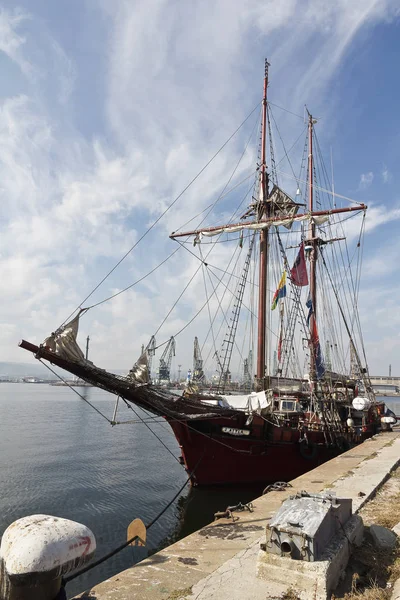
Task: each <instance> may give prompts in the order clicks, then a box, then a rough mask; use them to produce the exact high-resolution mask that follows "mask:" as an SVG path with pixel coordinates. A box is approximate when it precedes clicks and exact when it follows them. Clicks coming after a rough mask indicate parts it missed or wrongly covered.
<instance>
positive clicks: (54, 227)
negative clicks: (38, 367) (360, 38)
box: [0, 0, 398, 368]
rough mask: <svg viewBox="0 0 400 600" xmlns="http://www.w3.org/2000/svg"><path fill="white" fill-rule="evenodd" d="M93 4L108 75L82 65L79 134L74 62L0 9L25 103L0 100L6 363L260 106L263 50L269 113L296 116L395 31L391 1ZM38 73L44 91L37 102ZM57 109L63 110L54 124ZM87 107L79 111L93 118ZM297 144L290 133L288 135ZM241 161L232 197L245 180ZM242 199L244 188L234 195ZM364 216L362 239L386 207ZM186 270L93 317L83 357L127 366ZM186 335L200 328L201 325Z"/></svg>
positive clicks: (194, 292) (201, 196) (220, 171)
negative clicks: (373, 43) (364, 38)
mask: <svg viewBox="0 0 400 600" xmlns="http://www.w3.org/2000/svg"><path fill="white" fill-rule="evenodd" d="M103 7H104V11H106V13H107V16H108V19H107V21H106V22H107V26H108V27H109V29H108V30H107V35H106V36H105V38H104V48H105V52H106V57H107V65H104V64H103V63H102V62H101V60H100V58H99V64H96V65H93V69H96V70H98V69H100V70H101V71H102V73H104V89H101V91H99V94H98V103H99V104H98V106H96V107H97V108H98V112H99V113H100V114H101V118H102V119H104V121H103V122H101V121H99V122H97V123H96V126H97V127H98V133H96V134H95V135H90V136H89V135H87V134H86V136H85V134H84V133H83V132H82V131H77V129H76V122H77V120H76V118H75V115H74V110H75V111H78V110H79V111H80V110H81V107H74V106H73V98H74V91H75V89H76V86H77V85H78V84H79V81H80V75H81V73H80V70H79V69H80V64H79V55H77V57H76V58H74V57H73V56H70V55H68V54H67V53H66V51H65V50H64V49H63V48H62V45H61V44H60V43H59V42H58V41H57V40H55V39H52V38H51V37H50V35H43V36H41V37H40V44H42V46H41V52H35V51H34V50H35V48H34V47H32V46H34V44H35V43H36V42H35V40H37V39H38V37H39V36H36V37H35V36H32V35H30V33H29V27H31V26H34V25H35V24H36V20H35V17H34V16H30V17H28V16H27V15H25V14H23V13H21V12H17V11H16V12H14V13H10V12H5V11H3V12H2V13H0V38H1V39H2V41H1V42H0V49H1V50H2V51H3V52H5V53H6V55H7V56H8V57H9V58H10V59H11V60H12V61H13V62H14V63H15V64H17V65H18V67H19V69H20V70H21V72H22V73H23V74H24V75H25V76H26V78H27V81H29V85H27V88H26V91H25V92H24V93H23V94H20V95H19V96H15V95H11V96H10V97H7V94H5V96H3V97H4V98H5V99H4V100H2V101H1V104H0V207H1V209H0V210H1V211H3V214H2V215H0V219H1V222H2V231H1V241H0V243H1V250H0V270H1V277H0V281H1V287H0V293H3V298H5V299H6V300H7V307H6V308H5V309H4V310H2V317H1V319H2V321H3V322H4V331H5V334H4V337H3V339H2V340H1V342H0V343H1V346H0V350H1V352H2V355H3V357H4V358H7V359H10V358H11V359H14V360H21V361H22V360H24V358H25V357H24V356H23V353H21V351H20V350H18V349H17V348H16V347H15V343H16V340H17V339H18V337H20V336H21V337H22V336H25V337H28V338H29V337H33V338H34V339H36V341H39V340H41V339H42V338H43V337H44V336H45V335H46V334H47V333H48V332H49V331H51V330H52V329H54V327H56V326H57V325H58V324H59V323H60V322H62V321H63V320H64V318H65V317H66V316H67V315H68V313H69V312H71V311H72V310H73V309H74V308H75V307H76V306H77V305H78V304H79V302H80V301H81V300H82V298H83V297H84V296H85V295H86V294H87V293H88V292H89V291H90V290H91V289H92V288H93V287H94V285H95V284H96V283H97V282H98V281H99V280H100V279H101V277H102V276H103V275H104V274H105V273H106V272H107V271H108V270H109V269H110V268H111V267H112V266H113V265H114V264H115V262H116V261H117V260H118V259H119V257H120V256H121V255H122V254H123V253H124V252H125V251H127V250H128V249H129V247H130V246H131V245H133V243H134V242H135V240H137V238H138V235H139V234H140V233H142V232H143V231H144V230H145V228H146V225H147V224H150V223H151V222H152V221H153V219H154V217H155V216H158V215H159V213H160V211H161V210H162V209H163V208H165V207H166V206H167V205H168V204H169V203H170V201H171V200H172V199H173V198H174V197H175V196H176V195H177V194H178V193H179V192H180V191H181V190H182V189H183V188H184V187H185V186H186V184H187V183H188V181H190V180H191V178H192V177H193V176H194V175H196V173H197V172H198V171H199V169H200V168H201V167H202V166H203V165H204V164H205V163H206V162H207V161H208V159H209V158H210V156H211V155H212V153H213V152H214V151H215V150H216V149H217V148H218V147H219V146H220V145H221V144H222V143H223V142H224V141H225V140H226V138H227V136H228V135H229V134H230V133H231V132H232V131H233V130H234V129H235V128H236V127H237V125H238V123H240V121H241V120H242V119H243V116H245V115H246V114H247V113H248V112H250V110H251V109H252V108H253V107H254V106H255V105H256V103H257V102H259V100H260V96H261V85H260V83H261V82H260V79H261V78H260V77H259V75H260V73H261V75H262V69H263V65H262V59H261V58H260V60H257V61H256V60H254V57H255V56H257V55H259V56H261V54H262V53H263V52H264V50H265V47H266V43H267V44H268V48H270V49H271V53H272V54H271V56H270V61H271V63H272V67H271V82H272V83H271V94H273V99H274V101H277V103H280V104H283V105H284V106H287V107H288V108H293V109H295V111H298V109H299V106H301V105H302V104H303V102H307V101H309V100H310V99H311V96H314V97H315V98H316V102H315V104H316V106H317V107H318V106H322V104H324V102H325V101H326V100H327V95H326V93H325V92H326V89H327V86H328V84H329V82H330V80H331V78H332V76H333V75H334V74H335V72H336V69H337V66H338V64H340V61H341V59H342V57H343V56H344V54H345V52H346V51H347V50H348V49H349V48H350V46H351V44H352V42H353V41H354V40H355V38H356V36H357V34H358V32H359V31H361V30H362V28H364V27H367V26H373V25H374V24H375V23H381V22H386V21H387V20H390V19H391V18H393V16H394V15H395V13H396V10H397V9H396V3H395V2H389V1H388V2H375V1H372V0H367V1H365V0H363V1H361V0H354V2H351V3H349V2H345V1H344V0H340V1H339V2H336V3H333V4H330V5H329V6H327V5H326V2H323V1H322V0H313V1H311V0H310V1H308V2H306V3H304V2H301V1H300V0H285V1H282V2H275V1H273V0H267V1H265V0H245V1H244V2H242V3H236V4H234V5H233V4H232V2H230V1H228V0H217V1H216V2H214V3H212V6H211V5H210V3H197V4H190V3H176V4H174V6H173V7H172V8H171V2H169V1H167V0H150V1H148V2H136V3H132V2H130V1H128V0H119V1H118V0H116V2H114V3H113V4H112V7H111V4H110V3H109V2H106V1H104V2H103ZM266 40H267V42H266ZM37 43H39V41H38V42H37ZM44 47H45V49H46V52H44V51H43V48H44ZM28 48H29V49H28ZM310 48H312V49H313V50H312V51H310ZM31 50H32V51H31ZM310 56H313V57H314V58H313V60H311V62H310ZM39 57H42V58H40V59H39ZM43 57H44V60H43ZM38 74H40V77H39V79H40V82H39V84H38V85H36V86H35V85H34V80H35V78H38ZM44 77H45V78H46V85H47V86H48V89H47V88H44V87H43V90H42V86H41V82H42V81H43V78H44ZM32 82H33V83H32ZM272 84H273V86H272ZM29 86H30V87H29ZM272 90H273V91H272ZM53 98H56V99H57V100H58V102H59V103H61V104H62V114H61V113H60V112H57V110H56V108H55V106H54V103H53ZM82 108H83V107H82ZM85 109H86V111H87V114H90V107H85ZM255 117H256V114H255V115H254V118H255ZM287 118H288V119H290V116H289V117H287ZM292 122H293V121H288V122H287V123H288V124H287V125H286V127H287V128H288V129H289V128H291V124H292ZM246 135H248V131H247V130H246ZM244 137H245V136H244V134H243V135H241V136H238V139H235V140H234V141H233V142H232V143H231V144H230V145H229V147H228V148H226V149H225V150H224V152H222V153H221V154H220V155H219V156H218V158H217V160H215V161H214V162H213V163H212V165H211V166H210V168H209V169H207V171H206V172H205V173H204V174H203V175H202V176H201V178H199V180H198V181H197V182H196V184H195V185H193V186H192V187H191V188H190V190H189V191H188V193H187V194H185V196H184V198H183V199H182V201H181V202H179V203H178V204H177V205H176V207H175V208H174V210H172V211H170V213H168V216H167V218H165V219H164V220H163V222H162V224H161V227H160V228H159V229H157V230H155V231H154V232H153V233H152V234H151V235H149V237H148V238H147V242H146V244H142V245H140V246H139V247H138V250H137V251H136V252H135V254H134V255H133V256H132V257H131V258H130V259H129V260H128V261H127V263H124V265H123V266H121V267H120V268H119V269H118V270H117V271H116V273H115V274H114V275H113V278H111V280H110V283H108V282H107V284H106V285H104V286H102V288H101V289H100V290H99V292H98V293H97V294H96V295H95V296H94V297H93V298H91V299H90V302H89V303H92V301H93V302H94V301H96V300H99V299H101V298H104V297H105V296H107V295H109V294H111V293H113V290H114V291H115V290H118V289H121V288H122V287H123V286H124V285H127V284H128V283H130V282H131V281H133V280H134V279H136V278H139V277H140V276H141V275H143V273H145V272H146V271H147V270H149V269H150V268H152V267H153V266H154V265H155V264H157V263H158V262H159V260H160V258H165V256H166V255H167V254H168V253H169V252H171V251H172V250H173V248H174V247H173V245H172V244H168V240H167V237H166V234H167V233H168V232H170V231H172V230H173V229H177V227H178V226H180V225H181V224H182V223H184V222H185V221H187V220H188V219H190V218H191V217H193V215H194V214H197V213H198V212H200V211H201V210H202V209H203V208H204V207H205V206H207V205H208V204H210V202H211V201H212V200H214V199H215V198H216V197H217V196H218V194H219V193H220V192H221V190H222V189H223V186H224V184H225V183H226V182H227V180H228V178H229V177H230V175H231V173H232V169H233V167H234V166H235V164H236V162H237V161H238V159H239V157H240V154H241V152H242V149H243V144H242V141H243V139H244ZM293 137H294V139H295V138H296V137H297V134H296V135H295V136H294V134H293V132H292V131H290V138H291V139H292V138H293ZM250 154H251V153H250V151H249V152H248V154H247V155H246V156H245V159H244V161H243V164H241V165H240V167H239V169H238V172H237V173H236V176H235V177H236V179H235V180H233V181H232V182H231V185H234V181H239V180H240V179H241V178H243V177H244V176H246V175H247V174H248V173H249V172H250V167H249V165H250V163H252V160H251V159H252V156H250ZM369 175H371V176H372V173H370V174H369V173H368V174H365V176H366V177H367V176H369ZM371 181H372V180H371ZM246 186H247V184H246ZM245 189H246V187H245V186H243V187H242V188H240V193H241V194H242V195H243V194H244V190H245ZM338 191H339V190H338ZM228 200H229V201H230V197H229V198H228V199H227V201H226V204H224V205H223V206H222V210H223V211H224V214H225V215H229V214H230V209H231V207H230V203H229V202H228ZM372 210H374V208H373V209H372ZM375 211H376V213H375V219H374V220H373V224H371V225H370V226H369V221H368V222H367V228H368V227H370V230H371V231H372V229H374V228H376V227H377V225H378V224H379V223H384V222H386V219H387V215H388V212H387V211H386V212H385V210H384V208H380V207H377V208H375ZM217 212H218V210H216V211H214V212H213V217H214V216H215V215H216V213H217ZM392 217H393V218H398V217H397V213H396V214H394V212H393V215H392ZM3 225H4V227H3ZM164 240H165V242H164ZM218 259H221V261H222V263H223V264H227V253H226V250H225V248H224V247H223V244H220V247H219V248H218V249H217V252H216V253H215V258H213V262H216V261H217V260H218ZM197 265H198V261H196V260H195V259H194V258H193V257H191V256H190V255H189V254H188V253H185V252H184V251H180V253H179V254H178V255H176V257H175V258H174V260H173V261H172V262H171V264H170V265H168V266H167V268H166V270H165V271H163V272H162V274H161V273H159V272H157V273H156V274H155V275H154V276H153V277H152V279H151V280H150V281H148V282H146V285H144V284H143V285H142V286H141V287H138V288H134V289H133V290H132V291H131V292H128V293H126V294H124V295H121V296H119V297H118V298H117V299H115V300H114V301H113V302H111V303H110V304H106V305H102V306H101V307H99V308H98V309H97V310H96V311H93V312H89V313H88V315H87V316H85V319H84V320H83V321H82V335H86V334H87V333H90V335H91V338H92V353H93V358H94V360H95V361H97V362H99V363H100V364H103V365H105V364H108V365H111V366H113V367H115V368H123V367H128V366H130V363H131V362H132V360H133V359H134V358H135V357H136V355H137V352H138V349H139V347H140V344H141V343H146V342H147V340H148V338H149V335H150V334H151V333H152V332H153V331H154V329H155V327H156V326H157V325H158V323H159V322H160V321H161V320H162V318H163V317H164V315H165V314H166V312H167V311H168V308H169V305H170V304H171V303H172V301H173V300H174V299H175V298H176V297H177V295H178V293H179V290H178V288H181V287H182V286H183V285H184V284H185V282H186V281H187V280H188V279H189V278H190V276H191V274H192V273H193V272H194V270H195V268H196V267H197ZM214 285H216V281H214ZM202 286H203V283H202V278H201V273H200V276H199V277H198V278H197V279H196V281H195V285H194V287H193V289H190V290H189V291H188V292H187V294H186V295H185V296H184V301H183V303H182V306H181V307H180V308H178V309H177V310H176V311H175V312H174V313H173V314H172V319H171V321H170V322H169V323H168V324H166V326H165V328H164V329H163V331H162V334H160V335H161V336H162V338H167V337H168V336H169V335H172V334H174V333H175V332H176V331H177V330H179V329H180V328H181V327H182V324H183V322H184V319H185V318H186V317H191V316H192V315H193V314H194V313H195V312H196V309H197V310H198V308H199V307H200V306H201V305H202V302H203V301H204V295H202V294H201V293H200V290H201V288H202ZM211 289H212V286H211V283H210V285H209V290H211ZM222 289H223V288H222ZM221 296H222V292H221V293H220V292H219V293H218V297H219V299H221ZM226 302H227V299H226V298H225V300H224V303H226ZM213 304H214V305H215V306H216V305H217V304H218V301H217V299H216V298H214V299H213ZM196 327H198V330H201V331H202V332H204V331H206V330H207V329H208V316H207V314H206V313H204V315H203V314H202V315H201V316H200V317H199V319H198V321H196ZM16 329H17V331H16ZM17 333H18V336H17V335H16V334H17ZM222 335H223V333H222ZM185 336H186V337H185ZM192 338H193V330H192V332H191V333H189V332H187V333H186V332H185V333H184V334H183V340H184V341H183V342H180V344H181V348H183V347H184V348H186V349H187V348H189V346H190V344H191V340H192ZM111 346H112V348H113V352H112V356H111V355H110V347H111ZM130 353H131V354H130ZM21 354H22V356H21ZM187 354H188V353H187V352H186V351H185V352H184V355H187ZM189 355H190V352H189ZM127 356H128V357H129V358H127ZM185 360H187V357H186V356H185Z"/></svg>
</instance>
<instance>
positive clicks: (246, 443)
mask: <svg viewBox="0 0 400 600" xmlns="http://www.w3.org/2000/svg"><path fill="white" fill-rule="evenodd" d="M203 423H204V422H203ZM212 424H213V426H214V428H215V429H217V424H219V425H220V426H221V427H222V426H228V427H232V426H233V427H234V425H233V424H232V421H229V420H225V421H223V420H220V419H218V420H217V423H216V422H215V420H214V421H213V423H212ZM192 425H193V424H192V423H189V424H188V423H184V422H177V421H173V422H170V426H171V427H172V429H173V432H174V434H175V437H176V439H177V441H178V443H179V445H180V447H181V451H182V458H183V462H184V465H185V467H186V470H187V472H188V473H192V474H193V475H192V483H193V484H194V485H199V486H201V485H229V484H249V485H251V484H262V485H264V484H265V485H267V484H269V483H273V482H275V481H290V480H292V479H295V478H296V477H299V476H300V475H302V474H303V473H306V472H307V471H310V470H311V469H314V468H315V467H317V466H319V465H321V464H322V463H324V462H326V461H328V460H330V459H332V458H334V457H335V456H337V455H338V454H340V453H341V452H342V451H344V450H345V449H348V448H349V445H346V446H344V447H343V448H341V449H339V448H338V447H337V446H331V447H328V446H327V445H326V444H325V443H324V438H323V437H322V436H321V434H320V432H318V433H317V432H311V434H309V440H310V441H312V445H311V447H310V448H308V447H307V445H305V444H304V443H300V441H299V438H300V433H299V432H298V431H296V430H290V429H287V430H280V429H279V428H274V429H275V430H276V431H275V432H274V433H275V434H276V435H275V437H278V436H279V437H280V438H281V439H280V440H279V441H273V440H266V439H256V438H254V437H252V438H249V437H246V438H245V437H234V436H229V437H228V436H227V435H218V434H213V437H210V436H209V435H208V434H206V433H204V432H199V431H196V430H194V429H193V428H192ZM372 433H373V432H372V431H371V432H369V433H367V434H366V435H365V437H370V436H371V435H372ZM285 437H286V440H287V441H284V439H282V438H285ZM365 437H364V439H365ZM290 438H291V439H290ZM360 441H362V440H360Z"/></svg>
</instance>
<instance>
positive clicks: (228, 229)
mask: <svg viewBox="0 0 400 600" xmlns="http://www.w3.org/2000/svg"><path fill="white" fill-rule="evenodd" d="M328 220H329V215H311V214H307V215H299V216H293V217H287V218H285V219H277V220H274V221H260V222H258V223H239V224H235V225H225V226H224V227H220V228H218V229H213V230H212V231H209V230H203V231H200V232H199V233H198V234H197V235H198V240H197V241H198V242H199V241H201V238H202V236H204V237H213V236H215V235H220V234H221V233H234V232H236V231H244V230H246V229H247V230H251V231H261V230H262V229H268V228H270V227H280V226H281V225H284V226H285V227H288V226H289V227H291V226H292V224H293V223H299V222H302V221H309V222H310V223H315V225H322V224H323V223H326V221H328Z"/></svg>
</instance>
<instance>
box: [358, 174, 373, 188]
mask: <svg viewBox="0 0 400 600" xmlns="http://www.w3.org/2000/svg"><path fill="white" fill-rule="evenodd" d="M373 180H374V174H373V172H372V171H369V172H368V173H361V177H360V183H359V184H358V189H359V190H366V189H367V188H369V187H370V186H371V184H372V182H373Z"/></svg>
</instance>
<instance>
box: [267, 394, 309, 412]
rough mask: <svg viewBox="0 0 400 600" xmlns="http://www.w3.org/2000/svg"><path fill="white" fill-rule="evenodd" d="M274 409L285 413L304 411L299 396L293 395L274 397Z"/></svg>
mask: <svg viewBox="0 0 400 600" xmlns="http://www.w3.org/2000/svg"><path fill="white" fill-rule="evenodd" d="M274 411H275V412H279V413H285V414H287V413H300V412H303V410H302V407H301V404H300V402H299V400H298V398H295V397H293V396H287V397H286V396H284V397H282V396H281V397H280V398H279V397H278V398H274Z"/></svg>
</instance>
